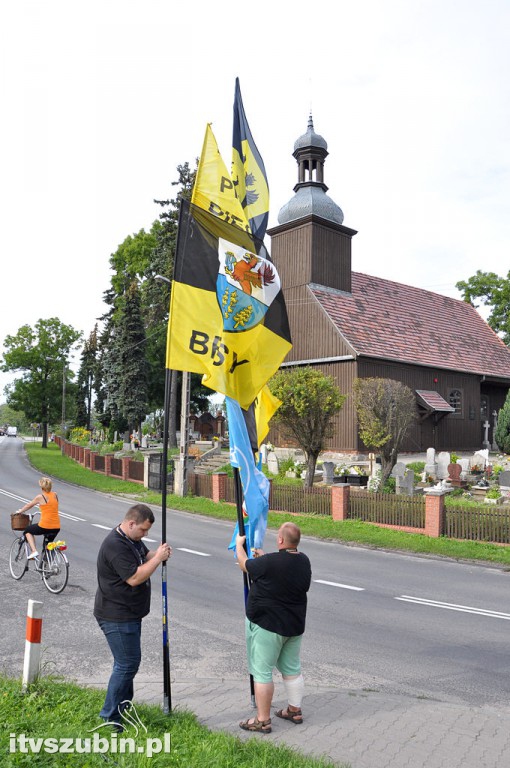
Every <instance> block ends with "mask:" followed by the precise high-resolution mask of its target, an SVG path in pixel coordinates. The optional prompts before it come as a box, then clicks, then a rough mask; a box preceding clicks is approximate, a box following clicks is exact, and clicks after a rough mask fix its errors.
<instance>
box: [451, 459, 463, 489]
mask: <svg viewBox="0 0 510 768" xmlns="http://www.w3.org/2000/svg"><path fill="white" fill-rule="evenodd" d="M461 474H462V467H461V465H460V464H449V465H448V476H449V478H450V480H451V484H452V485H453V487H454V488H461V487H462V486H463V485H465V484H466V483H465V481H464V480H461Z"/></svg>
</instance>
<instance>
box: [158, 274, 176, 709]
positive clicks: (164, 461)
mask: <svg viewBox="0 0 510 768" xmlns="http://www.w3.org/2000/svg"><path fill="white" fill-rule="evenodd" d="M154 279H155V280H163V281H164V282H165V283H170V280H169V279H168V278H167V277H163V275H155V276H154ZM172 375H173V376H175V372H174V371H171V370H170V369H169V368H166V367H165V401H164V407H163V453H162V456H161V541H162V542H163V543H166V495H167V486H168V426H169V420H170V390H171V387H172ZM161 622H162V627H163V712H164V713H165V715H168V714H170V712H171V711H172V690H171V683H170V647H169V637H168V589H167V561H166V560H164V561H163V562H162V563H161Z"/></svg>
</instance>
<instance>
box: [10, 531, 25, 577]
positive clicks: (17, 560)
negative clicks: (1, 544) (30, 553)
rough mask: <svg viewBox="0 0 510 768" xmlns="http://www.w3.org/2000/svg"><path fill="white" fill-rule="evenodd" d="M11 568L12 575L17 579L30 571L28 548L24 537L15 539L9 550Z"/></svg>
mask: <svg viewBox="0 0 510 768" xmlns="http://www.w3.org/2000/svg"><path fill="white" fill-rule="evenodd" d="M9 569H10V571H11V576H12V578H13V579H16V580H17V581H18V580H19V579H21V578H22V577H23V576H24V575H25V572H26V571H28V560H27V549H26V547H25V541H24V539H23V538H22V537H21V536H19V537H18V538H16V539H14V541H13V542H12V544H11V550H10V552H9Z"/></svg>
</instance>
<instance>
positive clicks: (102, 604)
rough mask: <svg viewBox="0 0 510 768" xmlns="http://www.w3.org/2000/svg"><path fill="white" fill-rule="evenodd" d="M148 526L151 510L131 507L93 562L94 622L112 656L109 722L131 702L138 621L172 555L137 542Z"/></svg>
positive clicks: (137, 663)
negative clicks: (156, 575) (155, 580)
mask: <svg viewBox="0 0 510 768" xmlns="http://www.w3.org/2000/svg"><path fill="white" fill-rule="evenodd" d="M153 523H154V514H153V512H152V510H151V509H150V508H149V507H147V506H146V505H145V504H135V506H134V507H131V508H130V509H129V510H128V511H127V512H126V516H125V517H124V520H123V521H122V523H121V524H120V525H118V526H117V527H116V528H114V529H113V530H112V531H110V533H109V534H108V536H107V537H106V539H105V540H104V541H103V543H102V545H101V548H100V550H99V554H98V556H97V583H98V587H97V592H96V599H95V603H94V616H95V617H96V619H97V622H98V624H99V626H100V627H101V629H102V631H103V632H104V634H105V637H106V640H107V641H108V645H109V646H110V650H111V652H112V655H113V670H112V674H111V677H110V680H109V682H108V689H107V692H106V698H105V702H104V704H103V708H102V709H101V712H100V716H101V717H102V718H104V719H105V720H107V721H110V722H112V721H113V722H117V723H118V720H119V716H120V713H121V712H122V710H123V709H125V708H126V706H127V705H128V703H129V702H131V701H132V699H133V680H134V677H135V675H136V673H137V672H138V667H139V666H140V661H141V658H142V653H141V633H142V619H143V617H144V616H147V614H148V613H149V611H150V603H151V583H150V576H151V575H152V574H153V573H154V571H155V570H156V568H157V567H158V565H159V564H160V563H162V562H163V561H165V560H168V558H169V557H170V555H171V554H172V548H171V547H170V546H169V545H168V544H166V543H164V544H161V545H160V546H159V547H158V548H157V549H156V550H154V551H153V552H150V551H149V549H148V548H147V547H146V546H145V544H144V542H143V541H142V538H143V537H144V536H147V534H148V532H149V530H150V528H151V526H152V524H153ZM119 725H120V724H119Z"/></svg>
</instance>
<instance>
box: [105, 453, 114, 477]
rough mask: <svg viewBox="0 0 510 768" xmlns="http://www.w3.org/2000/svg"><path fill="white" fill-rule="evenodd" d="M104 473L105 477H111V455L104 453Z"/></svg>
mask: <svg viewBox="0 0 510 768" xmlns="http://www.w3.org/2000/svg"><path fill="white" fill-rule="evenodd" d="M104 473H105V475H111V474H112V454H111V453H105V457H104Z"/></svg>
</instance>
